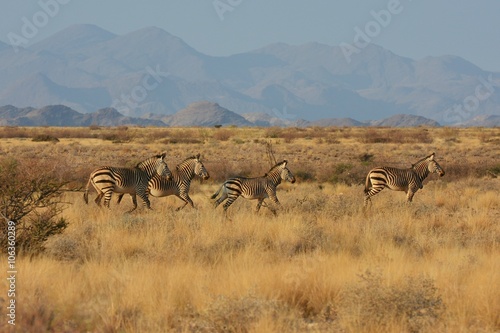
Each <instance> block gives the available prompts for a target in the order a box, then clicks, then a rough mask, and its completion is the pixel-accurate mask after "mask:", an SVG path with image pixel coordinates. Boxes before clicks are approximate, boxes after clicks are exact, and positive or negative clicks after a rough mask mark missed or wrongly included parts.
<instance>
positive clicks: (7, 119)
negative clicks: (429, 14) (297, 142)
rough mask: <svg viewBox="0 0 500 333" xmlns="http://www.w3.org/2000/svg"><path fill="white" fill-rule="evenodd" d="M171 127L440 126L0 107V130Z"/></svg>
mask: <svg viewBox="0 0 500 333" xmlns="http://www.w3.org/2000/svg"><path fill="white" fill-rule="evenodd" d="M484 118H485V117H484V116H477V117H475V118H473V119H472V120H470V121H469V122H467V123H464V124H463V126H484V123H485V122H488V123H489V124H490V125H491V126H500V116H487V117H486V118H488V119H484ZM93 125H95V126H129V125H132V126H156V127H163V126H172V127H190V126H198V127H218V126H239V127H252V126H261V127H267V126H294V127H305V126H338V127H359V126H385V127H415V126H428V127H437V126H440V124H439V123H438V122H436V121H435V120H432V119H428V118H425V117H422V116H416V115H407V114H398V115H393V116H390V117H388V118H385V119H379V120H372V121H369V122H361V121H358V120H355V119H352V118H328V119H322V120H318V121H307V120H297V121H293V122H290V121H284V120H283V119H279V118H276V117H272V116H269V115H267V114H262V115H260V114H255V113H249V114H244V115H239V114H237V113H235V112H232V111H230V110H227V109H226V108H223V107H221V106H220V105H219V104H217V103H213V102H208V101H201V102H195V103H192V104H190V105H188V107H187V108H185V109H182V110H180V111H178V112H176V113H175V114H173V115H168V116H161V115H156V114H149V115H146V116H145V117H140V118H138V117H129V116H125V115H123V114H121V113H120V112H118V111H117V110H116V109H114V108H103V109H99V110H97V111H95V112H91V113H80V112H78V111H75V110H73V109H71V108H69V107H67V106H65V105H49V106H45V107H42V108H39V109H36V108H33V107H26V108H17V107H15V106H12V105H5V106H2V107H0V126H65V127H75V126H78V127H82V126H93Z"/></svg>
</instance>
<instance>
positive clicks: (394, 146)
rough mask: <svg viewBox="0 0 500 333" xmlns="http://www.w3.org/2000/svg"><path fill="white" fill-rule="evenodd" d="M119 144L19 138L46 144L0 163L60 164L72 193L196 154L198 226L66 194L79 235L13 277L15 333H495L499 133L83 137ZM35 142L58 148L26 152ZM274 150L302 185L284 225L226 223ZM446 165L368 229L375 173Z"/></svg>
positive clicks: (161, 206) (189, 216) (169, 213)
mask: <svg viewBox="0 0 500 333" xmlns="http://www.w3.org/2000/svg"><path fill="white" fill-rule="evenodd" d="M42 130H43V133H42ZM113 130H114V129H105V128H102V129H52V128H44V129H38V131H36V130H35V129H33V130H31V129H29V130H28V129H16V131H18V132H19V133H22V134H23V135H24V134H26V133H27V132H28V131H33V132H32V133H31V134H33V135H31V134H30V135H26V136H23V137H14V138H12V137H9V138H3V139H1V140H0V154H1V155H4V156H16V157H17V158H19V159H33V158H36V159H57V160H59V161H60V165H61V167H64V168H63V169H64V170H66V172H65V173H61V177H62V178H65V179H67V178H68V177H69V178H70V179H67V180H71V183H70V187H71V188H72V189H75V190H77V189H80V188H81V187H82V186H83V185H84V184H85V182H86V180H87V177H88V174H89V173H90V171H91V170H92V169H93V168H94V167H96V166H99V165H102V164H111V165H133V164H135V163H137V162H138V161H140V160H141V159H144V158H146V157H149V156H150V155H152V154H155V153H157V152H160V151H167V153H168V161H169V166H174V165H175V164H177V163H178V162H180V161H182V160H183V159H184V158H186V157H188V156H190V155H193V154H196V153H198V152H200V153H201V154H202V157H203V158H204V160H205V166H206V168H207V169H208V171H209V172H210V174H211V176H212V178H211V180H209V181H205V182H200V181H194V183H193V185H192V190H191V197H192V199H193V201H194V203H195V206H196V207H197V209H194V210H193V209H190V208H186V209H184V210H182V211H179V212H175V211H174V209H175V207H177V206H178V205H179V201H178V200H179V199H177V198H175V197H167V198H152V207H153V208H154V210H153V211H145V210H144V209H141V208H142V207H140V209H138V210H137V212H136V213H134V214H125V211H127V210H128V209H130V208H131V200H130V199H129V198H128V196H126V197H125V199H124V200H123V202H122V204H121V205H120V206H116V205H114V204H113V203H112V209H111V210H109V211H108V210H105V209H99V208H98V207H97V206H96V205H95V204H93V202H92V201H91V204H89V205H85V204H84V202H83V198H82V193H81V192H68V193H67V194H66V197H65V201H67V202H68V205H67V208H66V209H65V211H64V213H63V215H64V218H65V219H66V220H67V221H68V222H69V226H68V228H67V229H66V230H65V232H64V233H63V234H62V235H59V236H54V237H52V238H51V239H50V240H49V241H48V242H47V244H46V251H45V253H44V254H42V255H40V256H38V257H35V258H24V257H22V256H21V257H19V258H18V260H17V266H18V282H17V283H18V285H17V290H18V295H17V302H18V305H19V306H18V308H17V311H18V312H17V318H16V323H17V325H16V328H17V331H19V332H25V331H31V332H42V331H47V332H498V331H499V330H500V316H499V313H500V288H499V287H498V281H500V262H499V260H498V258H499V254H500V251H499V244H500V225H499V224H498V220H500V202H499V200H498V197H499V194H500V178H491V177H492V176H491V173H489V172H488V171H491V170H493V171H494V170H496V169H495V168H496V167H498V166H499V161H498V148H499V138H500V135H499V133H500V131H499V130H498V129H489V130H477V129H447V128H438V129H428V131H427V132H425V133H426V134H425V135H423V136H421V137H419V138H418V139H415V140H410V139H408V132H407V133H400V135H399V136H398V135H395V132H394V131H402V130H395V129H377V133H378V134H377V135H380V136H382V137H383V136H384V135H386V134H387V133H392V136H391V137H392V138H396V140H402V141H404V142H385V143H384V142H369V140H367V139H366V138H367V137H368V136H370V135H372V134H370V133H369V132H367V131H368V129H357V128H326V129H323V128H307V129H304V130H303V131H300V132H297V133H295V134H294V135H292V134H291V133H292V132H289V131H288V130H281V132H280V129H259V128H249V129H239V128H231V129H228V130H227V131H228V132H222V133H223V134H224V135H221V134H217V133H221V132H220V130H221V129H198V128H191V129H175V128H172V129H170V128H169V129H167V130H166V129H140V128H128V129H123V128H122V129H116V132H120V131H121V132H120V133H122V132H123V133H125V132H126V133H127V136H126V138H127V139H126V140H123V138H121V137H118V138H115V139H117V140H115V141H114V142H115V143H113V140H106V139H104V138H101V137H99V136H96V137H89V136H88V135H87V136H84V135H83V134H84V133H86V131H88V132H90V133H96V132H99V131H101V132H105V131H110V132H111V131H113ZM52 131H54V132H52ZM56 131H60V132H56ZM73 131H75V132H73ZM77 131H80V133H82V137H83V138H81V139H79V138H77V137H76V136H77V134H76V132H77ZM386 131H387V132H386ZM411 131H415V133H417V134H418V133H422V131H423V129H422V128H417V129H410V132H411ZM485 131H486V132H485ZM58 133H59V134H60V133H66V135H67V137H64V136H62V135H58ZM484 133H487V134H488V137H485V134H484ZM40 134H45V135H51V136H53V137H57V138H58V139H59V142H57V143H52V142H33V141H31V138H32V137H33V136H34V135H40ZM396 134H397V133H396ZM266 136H267V137H266ZM398 137H399V138H401V139H397V138H398ZM175 138H178V139H183V140H184V139H186V140H187V139H189V140H196V142H191V143H189V142H186V141H183V140H180V141H176V143H174V142H173V141H175V140H174V139H175ZM452 139H453V140H452ZM150 140H154V141H153V142H149V141H150ZM267 140H271V141H272V142H273V148H274V150H275V152H276V158H277V159H285V158H286V159H288V160H289V167H290V169H291V170H292V172H295V173H296V174H297V173H301V174H302V177H299V182H297V183H296V184H288V183H287V184H282V185H280V187H279V192H278V197H279V198H280V201H281V202H282V204H283V205H284V210H283V211H281V212H280V213H279V214H278V216H276V217H275V216H274V215H273V214H272V213H270V212H269V211H268V210H267V209H265V208H262V209H261V212H260V213H259V214H254V213H253V209H254V207H255V205H256V202H250V201H246V200H243V199H238V200H237V201H236V202H235V203H234V204H233V205H232V206H231V208H230V209H229V214H230V217H231V221H229V220H225V219H224V218H223V214H222V212H221V210H220V208H219V209H217V210H214V209H213V208H212V203H211V202H210V199H209V197H210V195H211V194H212V193H213V192H214V191H215V190H216V189H217V187H218V186H219V184H220V182H221V181H222V180H223V179H224V178H226V177H228V176H230V175H236V174H245V175H249V176H257V175H261V174H263V173H265V172H266V171H267V169H268V168H269V162H268V161H267V158H266V151H265V145H264V143H265V142H267ZM425 140H427V141H426V142H422V141H425ZM433 151H435V152H436V159H437V160H438V162H439V163H440V164H441V166H442V167H443V168H444V169H445V170H446V171H447V172H448V173H447V175H446V176H445V177H443V178H439V179H438V178H437V177H436V176H435V175H432V176H430V177H429V180H427V181H426V182H425V186H424V189H423V190H421V191H419V192H417V194H416V195H415V198H414V202H413V204H412V205H411V206H407V205H406V204H404V200H405V196H404V194H403V193H401V192H391V191H389V190H385V191H382V192H381V193H380V194H378V195H377V196H375V197H373V199H372V201H373V205H372V207H371V210H370V212H369V213H368V214H364V212H363V210H362V209H361V205H362V202H363V197H362V195H363V185H362V183H363V181H364V176H365V175H366V173H367V171H368V170H369V169H370V168H371V167H374V166H378V165H393V166H398V167H408V166H409V165H410V164H411V163H412V162H415V161H416V160H418V159H420V158H421V157H423V156H425V155H427V154H429V153H430V152H433ZM1 155H0V156H1ZM68 170H69V171H71V172H68ZM40 171H41V172H43V170H40ZM90 195H91V197H95V193H92V192H91V194H90ZM1 285H2V287H1V288H2V290H6V289H5V288H6V287H7V286H6V282H5V281H4V282H2V284H1ZM0 303H2V302H1V301H0ZM2 306H4V305H3V304H2ZM6 329H7V327H6V320H4V321H3V322H1V323H0V330H2V331H5V330H6Z"/></svg>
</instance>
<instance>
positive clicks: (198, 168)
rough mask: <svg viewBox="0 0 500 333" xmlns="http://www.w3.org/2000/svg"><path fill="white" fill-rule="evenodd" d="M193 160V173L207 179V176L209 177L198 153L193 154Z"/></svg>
mask: <svg viewBox="0 0 500 333" xmlns="http://www.w3.org/2000/svg"><path fill="white" fill-rule="evenodd" d="M194 160H195V165H194V173H195V175H197V176H198V177H200V178H202V179H203V180H207V179H208V178H210V175H209V174H208V171H207V169H205V166H204V165H203V162H202V161H201V160H200V154H197V155H196V156H194Z"/></svg>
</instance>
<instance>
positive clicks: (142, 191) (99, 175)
mask: <svg viewBox="0 0 500 333" xmlns="http://www.w3.org/2000/svg"><path fill="white" fill-rule="evenodd" d="M165 156H166V153H163V154H161V155H156V156H153V157H150V158H148V159H147V160H145V161H142V162H140V163H138V164H137V165H136V166H135V168H116V167H107V166H106V167H101V168H98V169H96V170H94V171H93V172H92V173H91V174H90V177H89V181H88V182H87V187H86V189H85V193H84V195H83V199H84V200H85V202H86V203H87V204H88V202H89V199H88V192H89V187H90V184H92V185H93V186H94V188H95V189H96V191H97V193H98V195H97V198H96V199H95V203H96V204H97V205H100V204H101V199H102V197H104V206H105V207H108V208H109V202H110V200H111V196H112V194H113V192H116V193H130V194H134V195H135V194H137V195H139V197H141V199H142V200H143V201H144V205H145V206H146V207H147V208H148V209H151V203H150V202H149V198H148V193H147V187H148V182H149V180H150V179H151V178H152V177H153V176H154V175H156V174H159V175H162V176H165V177H167V178H171V177H172V173H171V172H170V170H169V168H168V166H167V163H166V162H165ZM136 208H137V202H134V208H132V210H130V212H132V211H134V210H135V209H136Z"/></svg>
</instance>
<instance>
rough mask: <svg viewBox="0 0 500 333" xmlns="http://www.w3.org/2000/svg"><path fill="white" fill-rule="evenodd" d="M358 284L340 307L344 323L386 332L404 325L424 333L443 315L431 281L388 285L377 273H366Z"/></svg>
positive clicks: (351, 289) (407, 281) (417, 280)
mask: <svg viewBox="0 0 500 333" xmlns="http://www.w3.org/2000/svg"><path fill="white" fill-rule="evenodd" d="M360 278H361V284H360V285H356V286H354V287H352V288H348V290H347V291H346V293H345V295H344V297H343V301H342V303H343V306H342V307H340V309H341V312H342V313H341V314H340V317H341V318H342V320H343V321H345V324H348V325H352V326H351V327H357V328H359V330H360V331H361V330H362V329H365V330H366V328H371V329H373V330H375V331H387V330H388V329H389V327H390V326H389V325H391V324H395V323H403V324H404V325H405V326H406V327H407V329H408V331H410V332H420V331H422V332H425V331H426V328H428V327H429V326H430V325H432V324H433V323H435V321H436V320H437V319H439V317H440V315H441V314H442V311H443V308H444V305H443V302H442V300H441V297H440V296H438V295H437V288H436V287H434V283H433V281H432V280H431V279H427V278H423V277H416V278H415V277H406V279H404V281H402V283H400V284H399V285H387V284H386V283H384V280H383V278H382V276H381V275H380V274H376V273H372V272H370V271H366V272H365V273H364V274H362V275H360Z"/></svg>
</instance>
